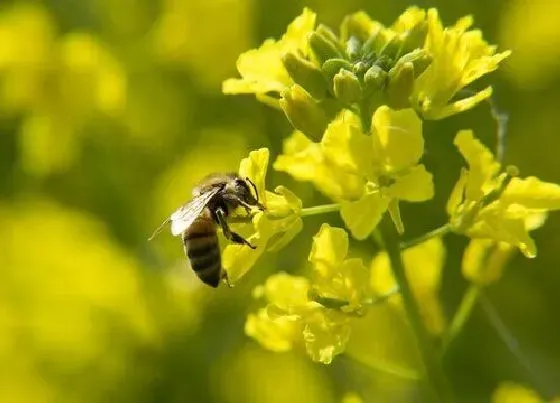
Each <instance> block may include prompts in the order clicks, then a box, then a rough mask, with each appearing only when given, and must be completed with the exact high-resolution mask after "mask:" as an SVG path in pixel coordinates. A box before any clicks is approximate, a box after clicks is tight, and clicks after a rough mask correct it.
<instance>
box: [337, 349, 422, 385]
mask: <svg viewBox="0 0 560 403" xmlns="http://www.w3.org/2000/svg"><path fill="white" fill-rule="evenodd" d="M342 357H345V358H346V359H347V360H349V361H350V362H352V363H353V364H358V365H360V366H362V367H363V368H364V369H367V370H368V371H370V370H373V371H377V372H382V373H384V374H387V375H391V376H394V377H396V378H401V379H404V380H407V381H420V380H422V376H421V375H420V374H419V373H418V372H417V371H415V370H413V369H412V368H406V367H402V366H400V365H397V364H393V363H390V362H386V361H368V362H366V361H365V360H364V359H363V358H362V357H357V356H354V355H350V354H348V353H344V354H343V355H342Z"/></svg>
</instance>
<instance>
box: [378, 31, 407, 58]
mask: <svg viewBox="0 0 560 403" xmlns="http://www.w3.org/2000/svg"><path fill="white" fill-rule="evenodd" d="M401 45H402V41H401V39H400V38H399V36H398V35H395V36H393V37H392V38H391V39H390V40H389V42H387V44H386V45H385V46H384V47H383V49H381V52H379V57H384V58H387V59H389V60H392V61H393V62H394V61H395V59H396V58H397V56H398V54H399V52H400V49H401Z"/></svg>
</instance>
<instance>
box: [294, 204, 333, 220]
mask: <svg viewBox="0 0 560 403" xmlns="http://www.w3.org/2000/svg"><path fill="white" fill-rule="evenodd" d="M339 210H340V204H338V203H333V204H322V205H320V206H313V207H306V208H303V209H301V216H302V217H305V216H308V215H316V214H326V213H334V212H337V211H339Z"/></svg>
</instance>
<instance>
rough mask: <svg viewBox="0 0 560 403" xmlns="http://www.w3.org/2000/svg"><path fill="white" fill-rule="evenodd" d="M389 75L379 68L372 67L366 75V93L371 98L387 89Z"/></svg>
mask: <svg viewBox="0 0 560 403" xmlns="http://www.w3.org/2000/svg"><path fill="white" fill-rule="evenodd" d="M386 83H387V73H386V72H385V71H384V70H383V69H382V68H381V67H379V66H376V65H374V66H371V67H370V68H369V69H368V71H366V74H364V86H365V87H364V92H365V94H366V96H369V95H371V94H373V93H375V92H377V91H380V90H382V89H384V88H385V85H386Z"/></svg>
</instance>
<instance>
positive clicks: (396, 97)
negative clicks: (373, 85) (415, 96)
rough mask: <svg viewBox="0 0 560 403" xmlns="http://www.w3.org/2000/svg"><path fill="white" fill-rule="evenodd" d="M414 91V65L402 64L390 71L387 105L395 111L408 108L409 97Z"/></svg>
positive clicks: (409, 63)
mask: <svg viewBox="0 0 560 403" xmlns="http://www.w3.org/2000/svg"><path fill="white" fill-rule="evenodd" d="M413 90H414V65H413V64H412V63H411V62H408V63H400V64H398V65H396V66H395V67H393V68H392V69H391V70H390V71H389V84H388V86H387V92H386V94H387V104H388V106H389V107H391V108H393V109H402V108H407V107H408V106H409V105H410V101H409V97H410V95H411V94H412V91H413Z"/></svg>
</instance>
